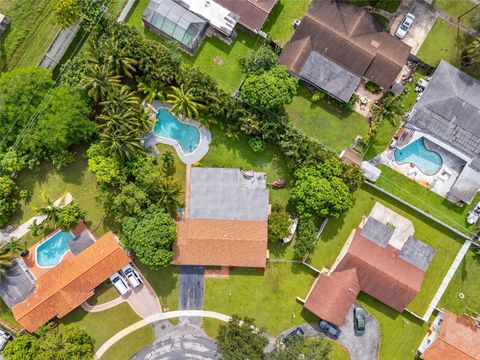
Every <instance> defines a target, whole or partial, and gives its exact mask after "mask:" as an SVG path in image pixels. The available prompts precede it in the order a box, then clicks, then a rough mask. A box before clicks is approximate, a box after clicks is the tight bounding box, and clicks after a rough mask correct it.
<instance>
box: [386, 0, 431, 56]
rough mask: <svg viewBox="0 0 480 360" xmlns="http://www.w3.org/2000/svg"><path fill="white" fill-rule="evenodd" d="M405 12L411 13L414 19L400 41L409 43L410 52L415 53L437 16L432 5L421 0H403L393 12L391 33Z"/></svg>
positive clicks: (393, 32) (394, 30)
mask: <svg viewBox="0 0 480 360" xmlns="http://www.w3.org/2000/svg"><path fill="white" fill-rule="evenodd" d="M407 13H410V14H413V15H414V16H415V21H414V22H413V25H412V27H411V29H410V30H409V31H408V33H407V35H406V36H405V37H404V38H403V39H402V41H403V42H404V43H406V44H407V45H410V46H411V47H412V51H411V53H412V54H413V55H416V54H417V52H418V50H420V47H421V46H422V44H423V41H424V40H425V38H426V37H427V35H428V33H429V32H430V29H431V28H432V26H433V23H434V22H435V19H436V18H437V13H436V10H435V9H434V8H433V6H431V5H430V4H428V3H426V2H425V1H423V0H404V1H403V2H402V4H401V5H400V7H399V8H398V10H397V12H396V13H395V18H394V19H393V21H392V22H391V25H390V33H391V34H392V35H395V32H396V31H397V28H398V26H399V25H400V22H401V21H402V20H403V17H404V16H405V15H406V14H407Z"/></svg>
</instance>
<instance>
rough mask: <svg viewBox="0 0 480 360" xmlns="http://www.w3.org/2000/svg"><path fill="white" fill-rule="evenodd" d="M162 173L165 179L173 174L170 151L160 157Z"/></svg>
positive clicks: (173, 167)
mask: <svg viewBox="0 0 480 360" xmlns="http://www.w3.org/2000/svg"><path fill="white" fill-rule="evenodd" d="M161 158H162V172H163V173H164V174H165V176H167V177H171V176H173V175H174V174H175V159H174V157H173V154H172V152H171V151H165V152H164V153H163V154H162V156H161Z"/></svg>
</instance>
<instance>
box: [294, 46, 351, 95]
mask: <svg viewBox="0 0 480 360" xmlns="http://www.w3.org/2000/svg"><path fill="white" fill-rule="evenodd" d="M300 76H301V77H302V78H304V79H305V80H308V81H310V82H311V83H312V84H314V85H316V86H318V87H319V88H321V89H323V90H325V91H326V92H328V93H329V94H331V95H333V96H335V97H336V98H338V99H340V100H342V101H344V102H348V101H349V100H350V98H351V97H352V95H353V93H354V92H355V90H356V89H357V87H358V84H359V83H360V78H359V77H358V76H357V75H355V74H353V73H351V72H350V71H348V70H346V69H344V68H343V67H341V66H340V65H338V64H337V63H335V62H333V61H331V60H329V59H327V58H326V57H325V56H323V55H320V54H319V53H318V52H316V51H312V52H311V53H310V55H309V56H308V58H307V61H305V64H304V65H303V67H302V70H300Z"/></svg>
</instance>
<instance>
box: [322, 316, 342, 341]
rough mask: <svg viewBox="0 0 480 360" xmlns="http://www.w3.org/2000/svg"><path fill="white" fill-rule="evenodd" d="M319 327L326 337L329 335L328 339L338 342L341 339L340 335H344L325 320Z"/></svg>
mask: <svg viewBox="0 0 480 360" xmlns="http://www.w3.org/2000/svg"><path fill="white" fill-rule="evenodd" d="M319 326H320V329H321V330H322V331H323V332H324V334H325V335H327V336H328V337H331V338H332V339H334V340H337V339H338V338H339V337H340V334H341V333H342V331H341V330H340V329H339V328H338V327H337V326H335V325H333V324H332V323H329V322H328V321H325V320H322V321H320V324H319Z"/></svg>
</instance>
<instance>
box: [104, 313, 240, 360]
mask: <svg viewBox="0 0 480 360" xmlns="http://www.w3.org/2000/svg"><path fill="white" fill-rule="evenodd" d="M178 317H189V318H191V317H199V318H202V317H207V318H212V319H217V320H220V321H224V322H228V321H230V319H231V317H230V316H228V315H224V314H220V313H217V312H214V311H204V310H176V311H169V312H164V313H157V314H154V315H150V316H148V317H146V318H145V319H142V320H140V321H138V322H136V323H134V324H132V325H130V326H128V327H126V328H125V329H123V330H122V331H120V332H118V333H117V334H115V335H114V336H112V337H111V338H110V339H108V340H107V341H106V342H105V343H104V344H103V345H102V346H101V347H100V348H99V349H98V350H97V352H96V353H95V356H94V359H100V358H101V357H102V356H103V354H105V352H106V351H107V350H108V349H109V348H110V347H111V346H113V345H114V344H115V343H117V342H118V341H120V340H121V339H123V338H124V337H125V336H127V335H128V334H131V333H132V332H134V331H135V330H138V329H140V328H142V327H144V326H146V325H149V324H152V323H154V322H157V321H162V320H166V319H173V318H178Z"/></svg>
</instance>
